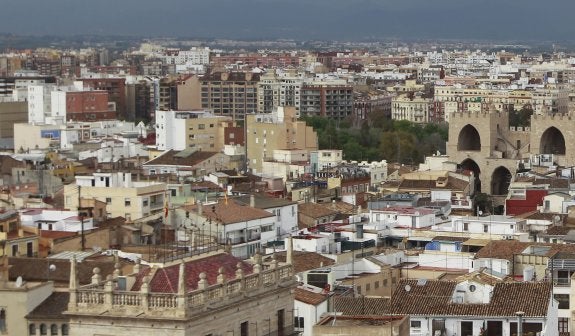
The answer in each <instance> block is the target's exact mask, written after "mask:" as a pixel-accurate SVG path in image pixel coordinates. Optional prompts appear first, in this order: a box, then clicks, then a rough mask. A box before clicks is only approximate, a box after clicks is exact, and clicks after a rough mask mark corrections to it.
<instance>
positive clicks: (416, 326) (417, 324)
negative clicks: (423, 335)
mask: <svg viewBox="0 0 575 336" xmlns="http://www.w3.org/2000/svg"><path fill="white" fill-rule="evenodd" d="M410 326H411V327H412V328H413V329H421V321H414V320H411V322H410Z"/></svg>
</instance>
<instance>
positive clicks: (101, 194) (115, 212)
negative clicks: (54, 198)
mask: <svg viewBox="0 0 575 336" xmlns="http://www.w3.org/2000/svg"><path fill="white" fill-rule="evenodd" d="M166 191H167V186H166V184H165V183H160V182H152V181H138V182H135V181H132V176H131V174H130V173H121V172H118V173H94V174H93V175H87V176H76V183H75V184H69V185H66V186H64V207H65V208H67V209H77V207H78V193H80V195H81V197H82V198H83V199H96V200H98V201H102V202H106V211H107V217H108V218H111V217H124V218H125V219H126V221H132V220H135V219H138V218H142V217H145V216H149V215H152V214H156V213H160V212H162V210H163V209H164V206H165V204H164V201H165V197H166Z"/></svg>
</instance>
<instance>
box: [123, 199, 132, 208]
mask: <svg viewBox="0 0 575 336" xmlns="http://www.w3.org/2000/svg"><path fill="white" fill-rule="evenodd" d="M130 205H132V201H131V200H130V199H129V198H127V197H126V198H125V199H124V206H127V207H129V206H130Z"/></svg>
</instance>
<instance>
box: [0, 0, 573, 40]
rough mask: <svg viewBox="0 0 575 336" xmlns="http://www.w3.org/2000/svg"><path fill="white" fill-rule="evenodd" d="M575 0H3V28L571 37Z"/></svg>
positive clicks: (148, 32) (26, 31) (318, 36)
mask: <svg viewBox="0 0 575 336" xmlns="http://www.w3.org/2000/svg"><path fill="white" fill-rule="evenodd" d="M574 15H575V0H474V1H471V0H283V1H280V0H96V1H86V0H0V32H2V33H16V34H50V35H52V34H54V35H58V34H67V35H74V34H103V35H138V36H182V37H219V38H296V39H336V40H349V39H363V38H369V37H373V38H394V37H396V38H412V39H417V38H448V39H449V38H455V39H496V40H522V41H526V40H568V41H572V40H573V39H574V37H575V20H574V19H573V18H572V17H573V16H574Z"/></svg>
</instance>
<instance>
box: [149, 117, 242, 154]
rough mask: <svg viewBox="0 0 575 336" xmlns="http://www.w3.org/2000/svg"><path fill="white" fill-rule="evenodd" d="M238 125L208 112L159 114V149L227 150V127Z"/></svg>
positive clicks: (157, 128)
mask: <svg viewBox="0 0 575 336" xmlns="http://www.w3.org/2000/svg"><path fill="white" fill-rule="evenodd" d="M228 126H230V127H233V126H235V125H234V124H233V123H232V120H231V118H229V117H222V116H216V115H214V114H212V113H211V112H208V111H173V110H170V111H157V112H156V146H157V147H158V149H159V150H170V149H173V150H178V151H180V150H185V149H194V150H198V151H200V150H203V151H211V152H219V151H222V150H223V149H224V143H225V140H226V137H225V129H226V127H228Z"/></svg>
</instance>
